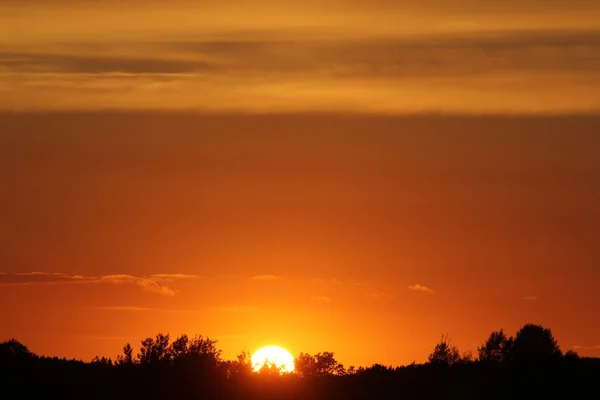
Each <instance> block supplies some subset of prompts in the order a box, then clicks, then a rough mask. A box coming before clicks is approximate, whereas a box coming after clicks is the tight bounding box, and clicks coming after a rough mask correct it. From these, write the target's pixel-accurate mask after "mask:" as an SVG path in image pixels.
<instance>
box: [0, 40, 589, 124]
mask: <svg viewBox="0 0 600 400" xmlns="http://www.w3.org/2000/svg"><path fill="white" fill-rule="evenodd" d="M276 35H277V32H275V31H274V32H272V36H276ZM65 46H66V47H65ZM98 48H99V49H102V51H99V49H98ZM95 49H96V50H98V51H94V50H95ZM598 51H600V31H594V30H591V31H562V30H556V31H552V30H546V31H538V32H532V31H524V30H522V31H515V30H509V31H498V32H495V33H494V34H490V33H489V32H488V33H487V34H486V33H485V32H480V33H478V34H476V35H474V34H467V33H461V34H458V33H454V34H444V35H420V36H419V35H415V36H394V35H390V36H388V37H387V38H382V37H371V36H369V35H365V36H364V37H354V38H349V37H345V36H344V37H338V38H331V39H327V40H310V39H307V38H306V37H304V36H299V35H292V36H290V37H288V38H287V39H286V40H279V39H277V40H273V39H269V38H266V37H265V36H264V35H258V36H257V35H256V34H255V35H254V36H252V35H250V36H248V35H244V37H241V36H240V37H236V36H235V35H234V36H230V37H226V38H220V39H214V38H213V39H210V40H209V39H206V38H205V39H202V37H201V36H191V37H189V38H186V39H181V40H172V39H169V38H166V37H165V38H164V39H162V40H161V39H160V38H157V39H156V40H155V41H154V42H152V43H148V42H147V41H146V42H143V43H138V42H135V41H133V42H127V43H122V44H120V45H119V46H118V47H115V48H111V45H109V44H106V43H104V44H103V43H94V42H92V43H86V44H85V45H82V44H71V45H69V46H67V45H64V46H63V47H58V48H53V47H52V46H44V47H43V48H37V49H36V48H35V46H34V47H32V48H31V49H28V50H27V51H25V50H23V49H21V48H18V47H14V48H11V45H10V44H6V45H5V47H4V48H0V89H2V90H3V91H4V93H5V96H3V97H2V100H0V108H9V109H12V108H13V107H17V108H19V109H21V108H23V109H38V108H49V109H52V108H53V107H56V104H59V102H57V101H56V99H61V101H60V104H61V106H65V107H68V108H76V109H81V108H83V109H89V108H97V107H100V108H106V107H110V108H124V109H138V108H157V107H158V108H162V109H164V108H168V109H180V108H195V109H203V110H220V111H236V110H237V111H261V112H263V111H265V110H269V111H270V112H289V111H311V110H320V111H344V110H345V111H361V110H362V111H366V110H367V109H368V110H373V111H379V112H385V113H388V112H393V113H406V112H418V111H427V110H429V111H460V112H469V111H470V112H477V113H479V112H483V111H487V112H499V111H507V112H508V111H511V112H542V111H547V112H550V111H553V112H554V111H561V110H562V111H571V112H573V111H590V110H597V109H599V108H600V103H599V102H598V100H597V98H598V93H597V90H598V89H596V87H597V86H598V85H596V83H598V82H599V81H600V73H599V72H598V71H600V59H598V57H595V54H597V53H598ZM155 54H161V58H160V59H157V58H156V57H155ZM264 76H269V77H270V78H269V79H267V80H265V79H263V77H264ZM548 87H552V90H548V89H547V88H548ZM198 91H202V92H205V93H210V96H200V97H199V96H195V95H194V94H195V93H197V92H198ZM240 91H241V92H243V93H245V95H244V96H239V93H240ZM34 92H35V96H32V95H31V93H34ZM398 93H402V96H398ZM515 93H516V94H518V96H515ZM573 93H575V94H577V96H571V94H573ZM573 97H576V98H573ZM515 99H517V100H515ZM374 108H375V110H374Z"/></svg>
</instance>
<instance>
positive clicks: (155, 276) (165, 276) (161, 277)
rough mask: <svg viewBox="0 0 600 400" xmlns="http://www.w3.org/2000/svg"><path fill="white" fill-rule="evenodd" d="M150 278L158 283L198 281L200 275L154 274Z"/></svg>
mask: <svg viewBox="0 0 600 400" xmlns="http://www.w3.org/2000/svg"><path fill="white" fill-rule="evenodd" d="M150 278H152V279H154V280H156V281H158V280H161V281H166V282H173V281H176V280H194V279H198V275H189V274H152V275H150Z"/></svg>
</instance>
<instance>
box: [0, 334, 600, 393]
mask: <svg viewBox="0 0 600 400" xmlns="http://www.w3.org/2000/svg"><path fill="white" fill-rule="evenodd" d="M597 376H600V359H593V358H586V357H579V356H578V355H577V353H575V352H574V351H572V350H569V351H567V352H566V353H563V352H562V351H561V350H560V347H559V346H558V343H557V341H556V339H555V338H554V336H553V335H552V332H551V330H550V329H548V328H545V327H543V326H541V325H534V324H527V325H524V326H522V327H521V328H520V329H519V330H518V331H517V332H516V334H515V335H514V337H513V336H507V335H506V333H505V332H504V331H503V330H502V329H501V330H499V331H494V332H492V333H491V334H490V335H489V337H488V338H487V339H486V340H485V341H484V342H483V343H482V344H481V346H480V347H479V348H478V349H477V353H476V355H473V354H471V353H469V352H464V353H462V354H461V353H460V351H459V349H458V348H457V347H456V346H455V345H453V344H452V342H451V341H450V339H449V338H448V336H447V335H442V338H441V340H440V341H439V342H438V343H437V344H435V346H434V347H433V349H432V351H431V353H430V354H429V357H428V360H427V362H425V363H423V364H417V363H412V364H410V365H406V366H400V367H393V366H384V365H381V364H373V365H371V366H368V367H362V366H361V367H358V368H356V367H354V366H350V367H348V368H345V367H344V365H342V364H341V363H340V362H338V361H337V360H336V358H335V354H334V353H333V352H329V351H324V352H319V353H316V354H308V353H300V354H299V355H298V356H297V357H296V359H295V370H294V372H292V373H282V371H280V370H279V369H278V368H277V366H276V365H274V364H269V363H267V364H265V365H263V367H262V368H261V369H260V370H259V371H257V372H253V370H252V364H251V360H250V354H249V353H247V352H242V353H240V354H239V355H238V356H237V357H236V359H234V360H225V359H224V358H223V356H222V351H221V350H220V349H219V348H218V347H217V341H216V340H212V339H210V338H208V337H203V336H200V335H196V336H193V337H189V336H187V335H185V334H184V335H180V336H178V337H176V338H175V339H173V340H172V339H171V337H170V335H169V334H163V333H159V334H157V335H156V336H154V337H148V338H146V339H144V340H142V341H141V342H140V346H139V349H138V350H137V351H135V350H134V348H133V346H132V345H131V344H130V343H126V344H125V345H124V346H123V349H122V353H121V354H119V355H118V356H117V358H116V359H115V360H114V361H113V360H112V359H111V358H106V357H99V356H96V357H95V358H94V359H93V360H92V361H91V362H83V361H79V360H66V359H59V358H57V357H52V358H50V357H44V356H38V355H36V354H34V353H33V352H31V351H29V349H28V348H27V346H25V345H24V344H22V343H20V342H19V341H17V340H15V339H11V340H8V341H5V342H3V343H0V383H2V385H0V388H4V389H0V390H1V392H0V396H1V395H2V394H5V395H6V394H7V393H8V394H11V393H10V391H11V390H12V391H13V392H14V393H16V394H17V395H15V396H13V397H11V396H10V395H9V396H2V398H23V397H24V396H25V395H26V394H27V395H36V396H42V397H44V396H51V395H52V396H54V395H59V396H60V397H62V398H98V399H100V398H131V397H135V398H138V397H146V398H193V397H196V396H204V397H205V398H223V399H237V398H240V399H242V398H244V399H254V398H261V399H271V398H272V399H279V398H286V399H287V398H290V399H292V398H293V399H304V398H311V399H316V400H319V399H325V398H341V397H343V398H349V399H353V398H356V399H362V398H365V399H366V398H369V399H378V398H391V397H402V396H405V397H408V398H410V397H420V398H425V399H427V398H439V397H440V396H444V397H446V398H450V399H451V398H461V399H464V398H499V397H496V396H500V395H502V396H505V397H506V396H507V397H515V396H517V395H519V394H522V391H523V390H526V389H527V388H529V390H534V389H535V390H537V391H538V394H539V391H540V390H542V391H543V390H545V389H548V388H549V387H548V385H547V384H546V383H544V382H553V385H554V388H553V390H552V393H554V394H555V392H556V391H560V390H561V388H568V389H569V390H570V395H573V390H574V389H575V388H578V389H577V390H580V389H582V388H585V387H586V384H590V382H596V381H597ZM594 377H596V378H594ZM2 381H4V382H2ZM559 383H560V385H559V386H557V385H558V384H559ZM9 388H11V389H9ZM90 388H94V389H93V390H91V389H90ZM535 390H534V391H535ZM290 396H291V397H290ZM490 396H491V397H490Z"/></svg>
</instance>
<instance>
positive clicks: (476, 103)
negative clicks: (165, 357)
mask: <svg viewBox="0 0 600 400" xmlns="http://www.w3.org/2000/svg"><path fill="white" fill-rule="evenodd" d="M224 3H227V5H225V4H224ZM599 55H600V3H599V2H595V1H586V0H569V1H566V0H565V1H552V0H547V1H543V2H542V1H533V0H518V1H517V0H502V1H501V0H488V1H479V0H478V1H475V0H437V1H416V0H413V1H394V2H392V1H384V0H373V1H368V2H367V1H362V0H360V1H359V0H346V1H342V0H338V1H333V0H331V1H319V2H317V1H310V0H304V1H252V2H250V1H242V0H235V1H227V2H225V1H216V0H215V1H183V0H177V1H166V0H164V1H162V0H160V1H159V0H152V1H142V0H128V1H126V0H119V1H117V0H106V1H75V0H72V1H66V0H57V1H45V0H44V1H41V0H27V1H21V0H19V1H17V0H0V182H1V185H0V315H2V322H1V323H0V340H2V339H4V338H5V337H6V338H8V337H12V336H15V337H17V338H18V339H19V340H22V341H23V342H24V343H26V344H27V345H28V346H30V348H31V350H33V351H36V352H39V353H42V354H48V355H58V356H67V357H78V358H84V359H88V360H89V359H91V358H92V357H93V356H94V355H96V354H99V355H106V356H113V357H114V355H116V354H117V352H119V351H120V348H121V346H122V345H123V344H124V343H125V342H127V341H130V342H131V343H132V344H134V347H136V349H137V346H138V344H139V340H141V339H142V338H144V337H146V336H149V335H154V334H156V333H158V332H160V331H162V332H171V334H173V335H177V334H180V333H189V334H194V333H200V334H203V335H209V336H210V337H212V338H216V339H218V340H219V346H220V347H221V348H222V349H223V350H224V351H225V356H226V357H228V358H233V357H234V356H235V355H236V354H238V353H239V352H241V351H242V350H250V351H253V350H255V349H257V348H258V347H260V346H263V345H269V344H276V345H280V346H283V347H285V348H287V349H289V350H290V351H291V352H292V353H293V354H298V353H299V352H301V351H303V352H309V353H316V352H319V351H333V352H335V353H336V355H337V358H338V359H339V361H341V362H343V363H344V364H345V365H346V366H348V365H352V364H354V365H370V364H372V363H375V362H379V363H383V364H392V365H399V364H407V363H410V362H412V361H413V360H416V361H417V362H422V361H425V360H426V357H427V355H428V353H429V351H430V350H431V349H432V348H433V346H434V345H435V343H436V342H437V341H438V340H439V339H440V337H441V334H442V333H449V334H450V336H451V338H452V340H453V341H454V342H455V343H456V344H457V345H458V346H459V347H460V348H461V349H462V350H473V351H474V350H475V349H476V347H477V346H478V345H480V344H481V343H482V342H483V341H484V340H485V338H486V336H487V335H488V334H489V333H490V332H491V331H492V330H497V329H500V328H504V329H505V330H506V331H507V332H509V333H511V334H512V333H514V332H515V331H516V330H517V328H519V327H520V326H521V325H523V324H525V323H528V322H533V323H541V324H545V325H547V326H549V327H550V328H552V329H553V333H554V334H555V336H556V337H557V339H558V341H559V344H560V345H561V346H562V348H563V350H567V349H570V348H574V349H576V350H577V351H579V352H580V353H581V354H583V355H593V356H600V340H599V338H600V326H598V324H597V323H596V322H597V320H598V316H599V314H598V304H599V301H600V297H599V296H600V290H598V289H599V286H600V268H599V265H600V253H599V250H598V248H599V247H598V243H597V242H598V238H599V237H600V228H599V227H600V185H599V184H598V182H600V157H598V154H600V136H599V132H600V118H599V117H598V115H599V114H598V112H599V111H600V89H599V88H600V56H599Z"/></svg>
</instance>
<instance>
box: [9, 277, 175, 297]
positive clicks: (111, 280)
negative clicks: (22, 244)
mask: <svg viewBox="0 0 600 400" xmlns="http://www.w3.org/2000/svg"><path fill="white" fill-rule="evenodd" d="M157 275H159V279H154V278H152V276H148V277H146V276H134V275H125V274H115V275H101V276H82V275H76V274H71V275H69V274H65V273H62V272H37V271H34V272H18V273H13V274H9V273H4V274H0V286H18V285H60V284H91V283H95V284H115V285H122V284H129V285H136V286H138V287H140V288H142V289H143V290H144V291H147V292H150V293H155V294H160V295H164V296H174V295H175V290H173V289H171V288H169V287H167V286H164V285H161V284H159V283H158V282H157V280H160V277H161V275H163V276H162V278H163V279H164V275H169V276H171V278H170V279H172V280H174V279H175V278H174V277H175V276H178V277H181V275H179V274H157Z"/></svg>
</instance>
